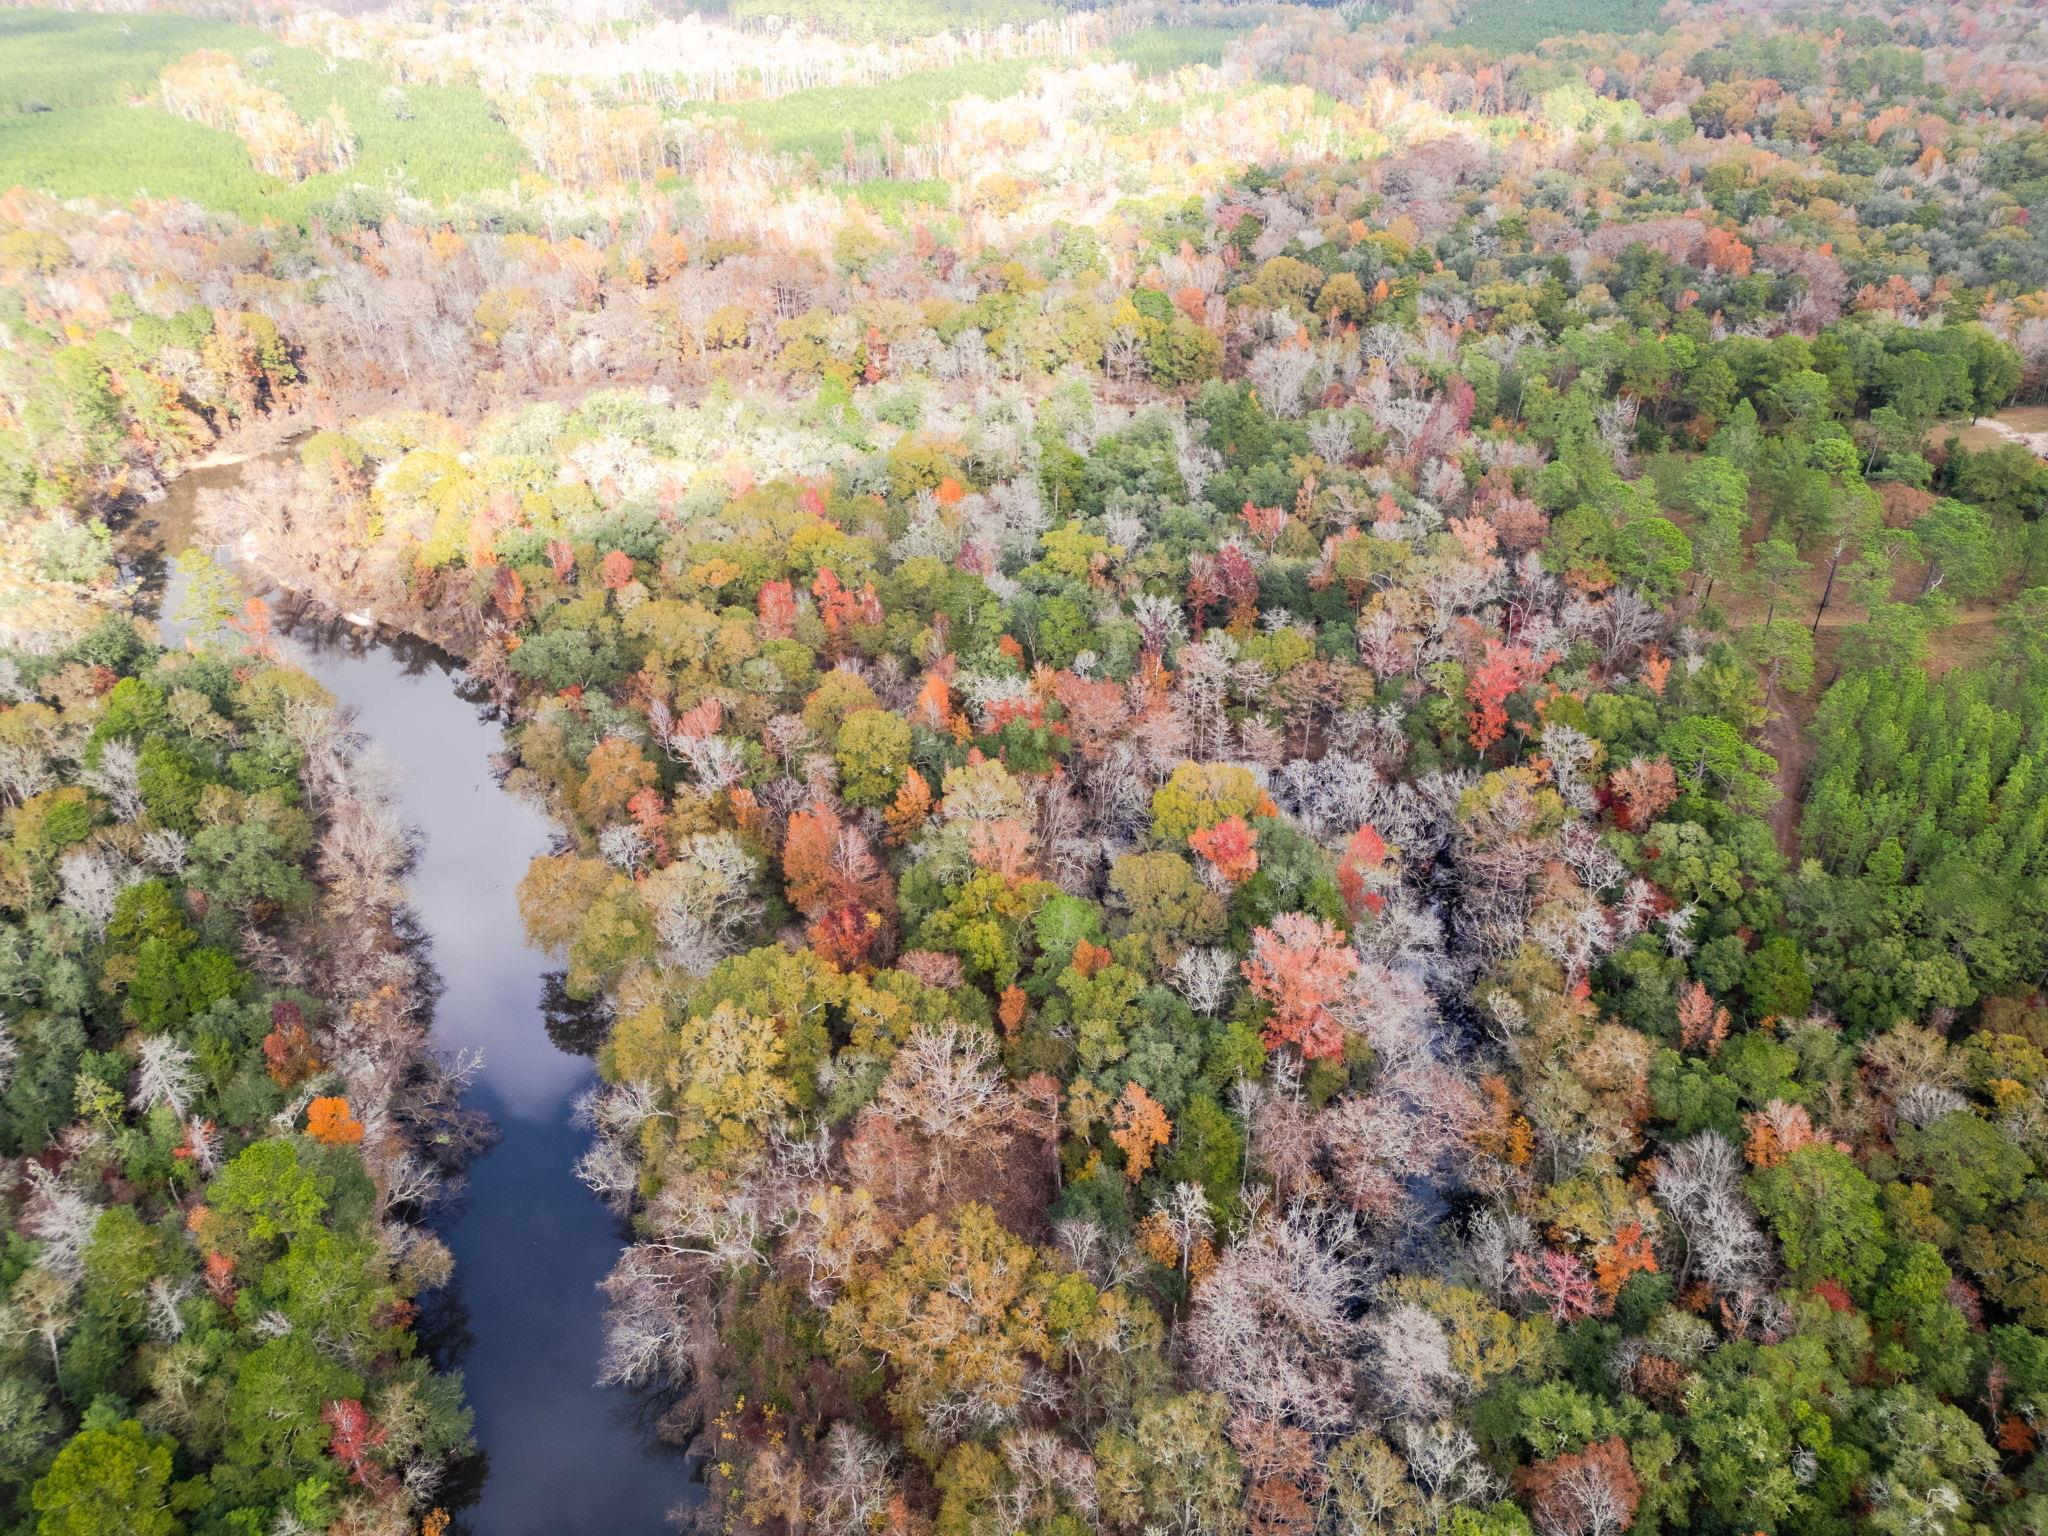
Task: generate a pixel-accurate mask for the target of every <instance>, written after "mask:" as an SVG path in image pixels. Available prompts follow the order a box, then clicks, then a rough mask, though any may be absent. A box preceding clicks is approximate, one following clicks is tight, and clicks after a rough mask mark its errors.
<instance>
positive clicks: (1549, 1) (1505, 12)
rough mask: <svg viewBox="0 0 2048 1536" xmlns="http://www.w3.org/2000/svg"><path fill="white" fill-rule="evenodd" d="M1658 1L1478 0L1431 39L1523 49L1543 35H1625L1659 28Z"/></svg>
mask: <svg viewBox="0 0 2048 1536" xmlns="http://www.w3.org/2000/svg"><path fill="white" fill-rule="evenodd" d="M1662 9H1663V3H1662V0H1479V4H1477V5H1476V6H1474V7H1473V8H1472V9H1471V10H1470V11H1468V12H1466V13H1465V19H1464V20H1463V21H1461V22H1459V23H1458V24H1457V25H1456V26H1455V27H1453V28H1451V30H1450V31H1448V32H1446V33H1444V34H1443V35H1442V36H1441V37H1439V38H1438V39H1436V41H1438V42H1440V43H1446V44H1449V45H1450V46H1452V47H1466V48H1481V49H1484V50H1485V51H1486V52H1488V53H1523V52H1526V51H1527V50H1529V49H1531V48H1534V47H1535V46H1536V45H1537V44H1538V43H1540V42H1542V41H1544V39H1546V38H1552V37H1571V36H1573V35H1575V34H1577V33H1580V32H1614V33H1619V34H1621V35H1623V36H1628V35H1631V34H1634V33H1637V32H1654V31H1659V30H1661V23H1660V21H1659V19H1658V13H1659V12H1660V11H1661V10H1662Z"/></svg>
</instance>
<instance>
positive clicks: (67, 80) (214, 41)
mask: <svg viewBox="0 0 2048 1536" xmlns="http://www.w3.org/2000/svg"><path fill="white" fill-rule="evenodd" d="M267 41H268V39H267V38H265V37H264V35H263V34H262V33H261V32H255V31H251V30H250V29H249V28H247V27H233V26H227V25H224V24H222V23H219V22H211V21H197V20H194V19H193V18H191V17H189V16H159V15H136V16H98V15H93V14H91V13H89V12H78V11H0V118H7V117H14V116H19V115H24V114H30V113H42V112H49V111H62V110H66V109H69V108H75V107H98V106H114V105H118V104H119V103H121V102H124V101H126V100H128V99H129V98H130V97H131V96H138V95H144V94H147V93H148V92H149V91H150V90H152V89H153V88H154V87H155V84H156V77H157V73H158V71H160V70H161V69H162V68H163V67H164V65H166V64H168V63H170V62H171V60H173V59H175V58H178V57H180V56H182V55H184V54H187V53H190V52H191V51H192V50H193V49H195V48H225V49H228V50H230V51H231V52H232V51H241V50H244V49H249V48H255V47H259V46H261V45H262V44H263V43H265V42H267Z"/></svg>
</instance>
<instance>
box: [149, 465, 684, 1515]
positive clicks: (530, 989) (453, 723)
mask: <svg viewBox="0 0 2048 1536" xmlns="http://www.w3.org/2000/svg"><path fill="white" fill-rule="evenodd" d="M240 474H241V470H240V468H239V467H222V468H215V469H207V470H200V471H196V472H194V473H192V474H190V475H187V476H185V477H184V478H183V479H181V480H179V481H178V482H176V483H175V484H174V485H173V487H172V490H171V494H170V496H169V497H168V498H167V499H166V500H164V501H162V502H159V503H157V504H156V505H155V506H153V507H151V508H148V509H147V510H146V511H145V512H144V514H143V515H142V517H141V518H139V519H138V521H137V524H136V526H135V528H134V529H133V530H132V531H131V540H132V541H133V542H135V543H136V544H137V545H139V546H146V547H154V548H157V549H162V550H165V551H167V552H168V553H171V554H176V553H177V552H178V551H179V550H181V549H182V548H184V547H185V545H186V544H187V542H189V539H190V537H191V532H190V530H191V522H192V512H193V508H194V506H195V504H196V501H197V499H198V498H200V497H202V496H204V495H205V493H206V492H207V491H209V490H211V489H216V488H220V487H224V486H227V485H232V484H233V483H234V482H235V481H236V480H237V479H238V478H239V476H240ZM171 585H172V587H173V590H172V591H171V592H170V593H169V594H167V599H166V601H165V602H164V605H163V612H164V613H166V614H173V613H175V612H176V597H177V593H176V591H175V588H176V585H177V583H176V581H175V577H174V578H173V581H172V583H171ZM279 607H280V609H281V610H282V609H284V607H285V605H279ZM279 617H280V619H282V618H283V613H282V612H281V613H280V615H279ZM166 627H167V629H168V628H169V626H166ZM279 627H280V628H281V629H283V630H284V632H285V633H284V638H283V639H282V641H281V643H280V650H281V651H282V652H283V653H284V654H285V655H286V657H287V659H289V660H291V661H293V662H294V663H295V664H297V665H300V666H302V667H304V668H305V670H307V671H309V672H311V673H312V674H313V675H314V676H315V677H317V678H319V679H320V681H321V682H322V683H324V684H326V686H327V687H328V688H329V689H330V690H331V691H332V692H333V693H334V695H335V696H336V698H338V699H339V700H341V702H342V703H343V704H345V705H348V706H350V707H352V708H353V709H354V711H355V716H356V723H357V726H358V727H359V729H360V730H361V731H362V732H363V734H364V735H365V736H366V737H368V738H369V740H370V741H371V742H373V743H374V744H375V746H376V748H377V749H378V750H379V751H380V752H381V753H382V755H383V756H384V757H385V758H386V759H388V760H389V762H390V763H391V764H392V765H393V767H394V768H395V769H396V770H397V771H396V775H395V777H396V779H397V794H398V800H399V805H400V809H401V811H402V813H403V815H404V817H405V819H406V820H407V821H408V822H409V823H410V824H411V825H412V826H414V827H415V828H417V829H418V831H419V832H420V833H421V835H422V845H423V846H422V852H421V854H420V857H419V860H418V862H417V864H416V865H415V867H414V869H413V872H412V875H411V878H410V880H409V882H408V884H409V887H410V890H411V895H412V907H413V911H414V913H415V915H416V916H417V918H418V921H419V925H420V927H421V929H422V930H423V931H424V933H425V934H426V936H427V938H428V941H429V943H430V945H431V953H430V957H429V958H430V962H431V964H432V967H433V969H434V971H435V972H436V974H437V975H438V977H439V980H440V985H441V992H440V996H439V998H438V1001H437V1002H436V1004H435V1007H434V1016H433V1038H434V1042H435V1044H436V1045H437V1046H438V1047H440V1048H441V1049H443V1050H445V1051H460V1050H467V1049H475V1050H479V1051H481V1052H482V1053H483V1069H482V1071H481V1072H480V1073H479V1074H478V1076H477V1079H476V1082H475V1085H474V1086H473V1087H472V1089H471V1090H470V1094H469V1097H468V1099H467V1100H466V1102H467V1104H468V1105H469V1107H471V1108H473V1109H477V1110H481V1111H482V1112H483V1113H485V1114H487V1115H489V1116H490V1118H491V1119H492V1121H493V1122H495V1124H496V1125H497V1127H498V1130H499V1137H498V1140H497V1142H496V1143H495V1145H493V1146H492V1147H491V1149H490V1150H489V1151H487V1152H486V1153H484V1154H483V1155H482V1156H481V1157H480V1158H479V1159H477V1161H476V1162H475V1164H474V1165H473V1166H472V1167H471V1169H470V1176H469V1183H468V1187H467V1190H466V1192H465V1194H464V1195H463V1197H462V1199H461V1201H460V1202H459V1203H458V1204H456V1205H455V1206H454V1207H453V1208H452V1209H451V1210H450V1211H449V1212H447V1213H446V1214H445V1215H444V1216H443V1217H442V1218H441V1220H440V1221H439V1222H438V1223H437V1227H438V1229H439V1231H440V1232H441V1235H442V1237H443V1239H444V1240H445V1241H446V1242H447V1244H448V1246H449V1247H450V1248H451V1249H452V1250H453V1251H454V1254H455V1261H456V1279H455V1284H454V1287H453V1293H454V1294H452V1295H449V1296H444V1297H442V1298H439V1303H440V1304H439V1305H438V1307H437V1306H435V1305H434V1304H433V1302H434V1299H432V1298H430V1299H429V1308H428V1316H429V1317H437V1318H438V1326H437V1327H432V1328H429V1330H428V1331H429V1333H430V1335H431V1334H433V1333H435V1332H438V1333H439V1334H440V1335H441V1338H440V1339H439V1340H438V1341H437V1349H438V1351H439V1353H440V1355H441V1356H442V1363H443V1364H446V1365H450V1366H453V1367H456V1368H459V1369H460V1370H461V1371H462V1373H463V1378H464V1382H465V1384H466V1387H467V1390H468V1397H469V1404H470V1406H471V1408H472V1409H474V1410H475V1413H476V1440H477V1444H478V1445H479V1446H480V1447H481V1449H482V1451H483V1456H482V1458H481V1465H479V1466H478V1467H475V1468H473V1469H470V1472H471V1475H470V1476H469V1477H467V1478H465V1479H464V1481H465V1482H466V1483H470V1484H472V1485H473V1484H474V1483H475V1481H476V1479H477V1478H478V1477H480V1478H481V1489H480V1491H479V1492H478V1493H477V1497H476V1500H475V1502H474V1503H472V1504H470V1505H469V1506H468V1507H467V1508H465V1509H461V1510H458V1511H456V1514H457V1519H458V1521H459V1522H460V1523H461V1524H462V1525H463V1526H465V1527H466V1528H467V1529H468V1530H469V1531H471V1532H473V1533H475V1536H655V1533H659V1532H663V1531H666V1530H668V1529H669V1528H670V1527H669V1526H668V1524H667V1522H666V1521H665V1520H664V1518H663V1516H664V1513H665V1511H666V1510H668V1509H669V1508H670V1507H671V1506H673V1505H675V1504H677V1503H678V1502H682V1501H685V1500H691V1499H692V1498H693V1489H694V1485H693V1482H692V1479H691V1477H690V1475H689V1471H688V1468H687V1466H686V1464H685V1462H684V1460H683V1458H682V1456H681V1455H679V1454H678V1453H677V1452H675V1451H674V1450H672V1449H669V1448H665V1447H663V1446H662V1445H660V1444H659V1443H658V1442H657V1441H656V1440H655V1439H654V1437H653V1434H652V1432H651V1429H650V1428H649V1427H648V1426H647V1424H646V1422H645V1418H646V1414H645V1411H644V1410H643V1408H642V1405H641V1404H639V1403H638V1402H637V1401H636V1400H635V1399H634V1398H633V1397H631V1396H630V1395H629V1394H626V1393H623V1392H619V1391H614V1390H605V1389H600V1388H599V1387H597V1386H595V1385H594V1384H593V1378H594V1376H595V1373H596V1369H597V1358H598V1349H599V1342H600V1312H601V1307H600V1303H601V1301H602V1298H601V1297H600V1295H599V1294H598V1292H597V1290H596V1286H597V1283H598V1281H600V1280H601V1279H603V1278H604V1276H605V1274H606V1273H607V1272H608V1271H609V1270H610V1268H611V1266H612V1263H613V1261H614V1260H615V1259H616V1258H617V1257H618V1253H619V1249H620V1246H621V1244H622V1241H623V1236H624V1235H623V1233H622V1232H621V1231H620V1230H619V1226H618V1223H617V1222H616V1221H615V1219H614V1218H613V1217H612V1216H611V1215H610V1214H609V1213H608V1212H606V1211H605V1209H604V1208H603V1207H602V1206H601V1205H599V1204H598V1202H597V1200H596V1199H595V1198H594V1197H593V1196H592V1195H591V1194H590V1192H589V1191H588V1190H587V1189H585V1188H584V1187H583V1185H582V1184H581V1183H579V1182H578V1181H577V1179H576V1177H575V1175H574V1174H573V1173H572V1172H571V1165H572V1164H573V1163H574V1162H575V1160H576V1157H577V1155H578V1154H579V1153H580V1152H581V1151H582V1150H583V1148H584V1146H585V1145H586V1144H587V1141H588V1137H587V1135H586V1134H585V1133H584V1132H583V1131H582V1130H580V1129H578V1128H576V1127H574V1126H572V1125H571V1124H570V1122H569V1112H570V1104H571V1101H572V1100H573V1099H574V1098H575V1096H576V1094H577V1093H578V1092H579V1091H580V1090H581V1089H582V1088H583V1087H584V1086H585V1085H586V1084H588V1083H589V1082H590V1081H591V1080H592V1078H593V1077H594V1075H595V1073H594V1069H593V1068H592V1066H591V1063H590V1061H589V1060H588V1058H587V1057H584V1056H581V1055H575V1054H571V1053H570V1052H568V1051H565V1050H563V1049H561V1048H560V1047H558V1046H557V1045H556V1044H555V1041H554V1039H553V1038H551V1036H550V1034H549V1031H548V1029H547V1028H546V1027H545V1024H544V1020H543V1008H542V1001H543V996H544V992H545V978H546V975H547V972H548V970H549V966H548V962H547V960H546V958H545V957H544V956H542V955H541V954H539V953H538V952H537V951H535V950H533V949H530V948H528V947H527V945H526V943H525V939H524V934H523V930H522V929H521V926H520V921H519V911H518V904H517V901H516V892H517V889H518V885H519V880H520V877H521V876H522V875H524V874H525V873H526V866H527V863H528V861H529V860H531V859H532V858H533V856H534V855H535V854H537V853H541V852H544V851H546V849H547V848H548V846H549V842H550V838H551V829H550V827H549V823H548V821H547V819H546V818H545V817H544V816H543V815H542V814H541V813H540V812H539V811H537V810H535V809H533V808H532V807H531V806H528V805H527V804H525V803H524V802H522V801H519V800H517V799H515V798H513V797H512V796H510V795H508V794H506V793H505V792H504V791H503V790H502V789H500V788H499V787H498V783H497V780H496V776H495V774H494V772H493V766H492V755H493V754H494V753H496V752H497V751H498V750H499V749H500V747H501V745H502V742H501V740H500V736H499V727H498V725H497V723H496V722H495V721H494V720H492V719H490V718H488V717H487V716H486V714H485V713H484V712H483V711H482V710H481V709H480V708H479V707H478V705H476V704H474V703H472V702H469V701H468V700H466V699H465V698H464V697H463V696H462V693H461V692H460V691H459V690H460V688H461V685H462V681H463V676H462V672H461V670H460V667H459V665H458V664H457V663H456V662H455V661H454V660H453V659H452V658H449V657H447V656H445V655H443V654H441V653H439V652H437V651H434V650H433V649H431V648H430V647H426V646H422V645H419V644H417V643H416V642H411V641H407V640H398V641H393V640H390V639H387V638H383V637H379V636H377V635H373V634H367V633H365V632H363V631H361V630H358V629H356V628H354V627H352V626H349V625H347V624H343V623H339V622H329V623H320V622H309V621H304V620H302V621H300V622H296V623H290V624H288V625H287V624H284V623H280V625H279ZM167 638H168V637H167ZM557 1033H559V1034H565V1032H564V1031H561V1030H558V1031H557ZM450 1491H451V1493H453V1492H454V1490H452V1489H451V1490H450Z"/></svg>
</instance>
